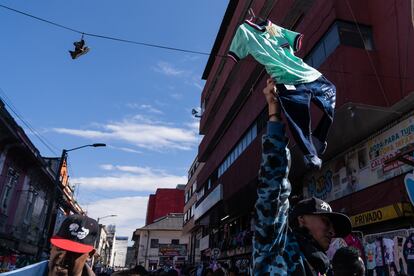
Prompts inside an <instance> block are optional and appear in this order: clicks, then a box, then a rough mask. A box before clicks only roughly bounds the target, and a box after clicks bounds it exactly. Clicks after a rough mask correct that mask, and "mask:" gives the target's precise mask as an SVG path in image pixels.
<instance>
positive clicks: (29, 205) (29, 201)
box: [24, 189, 37, 224]
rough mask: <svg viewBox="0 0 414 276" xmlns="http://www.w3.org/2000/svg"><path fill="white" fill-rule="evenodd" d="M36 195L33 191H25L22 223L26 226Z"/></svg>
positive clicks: (30, 216)
mask: <svg viewBox="0 0 414 276" xmlns="http://www.w3.org/2000/svg"><path fill="white" fill-rule="evenodd" d="M36 195H37V192H36V191H35V190H34V189H33V190H30V189H29V190H28V191H27V208H26V214H25V215H24V222H25V223H26V224H28V223H29V222H30V220H31V218H32V214H33V207H34V202H35V201H36Z"/></svg>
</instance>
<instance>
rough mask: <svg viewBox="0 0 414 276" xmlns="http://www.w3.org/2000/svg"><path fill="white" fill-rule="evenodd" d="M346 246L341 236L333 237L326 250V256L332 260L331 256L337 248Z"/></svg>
mask: <svg viewBox="0 0 414 276" xmlns="http://www.w3.org/2000/svg"><path fill="white" fill-rule="evenodd" d="M346 246H348V245H347V244H346V242H345V240H344V239H343V238H334V239H333V240H332V241H331V244H330V245H329V248H328V250H327V251H326V256H328V258H329V260H331V261H332V258H333V256H334V255H335V253H336V251H337V250H338V249H339V248H342V247H346Z"/></svg>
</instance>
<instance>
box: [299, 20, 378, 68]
mask: <svg viewBox="0 0 414 276" xmlns="http://www.w3.org/2000/svg"><path fill="white" fill-rule="evenodd" d="M341 44H342V45H346V46H352V47H356V48H361V49H366V50H373V49H374V43H373V39H372V30H371V28H370V27H367V26H362V25H359V24H355V23H349V22H345V21H336V22H335V23H334V24H333V25H332V26H331V28H330V29H329V30H328V32H327V33H326V34H325V35H324V36H323V37H322V38H321V40H320V41H319V42H318V43H317V44H316V45H315V46H314V47H313V49H312V51H310V53H309V54H308V56H307V57H306V58H305V62H306V63H308V64H309V65H311V66H313V67H315V68H318V67H319V66H321V65H322V64H323V63H324V62H325V60H326V59H327V58H328V57H329V56H330V55H331V54H332V53H333V52H334V51H335V49H336V48H337V47H338V46H339V45H341Z"/></svg>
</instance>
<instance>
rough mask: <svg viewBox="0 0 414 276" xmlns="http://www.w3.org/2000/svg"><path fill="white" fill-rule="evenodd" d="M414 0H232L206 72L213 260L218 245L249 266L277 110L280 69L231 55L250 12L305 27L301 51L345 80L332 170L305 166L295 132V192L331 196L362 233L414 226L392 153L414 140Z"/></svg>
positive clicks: (203, 191) (205, 205) (203, 183)
mask: <svg viewBox="0 0 414 276" xmlns="http://www.w3.org/2000/svg"><path fill="white" fill-rule="evenodd" d="M411 5H412V4H411V2H410V1H387V0H367V1H357V0H346V1H342V0H320V1H312V0H310V1H309V0H295V1H294V0H287V1H266V0H258V1H230V2H229V6H228V8H227V10H226V13H225V15H224V18H223V22H222V24H221V27H220V30H219V32H218V34H217V38H216V41H215V43H214V46H213V49H212V52H211V55H210V58H209V60H208V62H207V65H206V68H205V71H204V73H203V79H205V80H206V84H205V87H204V89H203V92H202V95H201V108H202V117H201V122H200V133H201V134H203V135H204V137H203V140H202V141H201V143H200V145H199V151H198V161H199V162H203V163H204V166H203V168H202V169H201V170H200V172H199V173H198V175H197V180H196V182H197V188H196V192H197V194H198V199H197V203H196V207H195V212H194V213H195V218H194V221H195V224H198V225H201V227H202V228H203V229H202V231H201V233H202V236H201V238H200V249H201V258H202V259H204V260H206V261H208V260H210V259H211V252H212V250H213V249H215V248H218V249H220V251H221V253H220V256H219V257H218V258H219V259H221V260H223V261H230V260H231V261H232V262H234V263H237V262H238V263H239V264H240V265H242V264H246V263H248V262H249V259H250V254H251V237H252V225H253V221H252V211H253V208H254V202H255V200H256V185H257V179H258V168H259V162H260V153H261V148H260V147H261V141H260V140H261V139H260V137H261V135H262V134H263V133H264V131H265V127H266V121H267V114H268V112H267V110H266V104H265V100H264V97H263V95H262V89H263V88H264V87H265V83H266V79H267V78H268V75H267V74H266V71H265V70H264V68H263V66H262V65H260V64H258V63H257V62H256V61H255V60H254V59H253V58H252V57H251V56H248V57H247V58H245V59H243V60H241V61H239V62H238V63H235V62H234V61H233V60H232V59H230V58H223V56H226V54H227V52H228V49H229V46H230V43H231V41H232V39H233V37H234V34H235V31H236V29H237V27H238V26H239V24H241V23H243V21H244V20H245V19H247V18H250V17H251V15H250V14H249V13H248V10H249V9H252V10H253V11H254V13H255V14H256V15H257V16H258V17H260V18H268V19H270V20H271V21H272V22H274V23H275V24H277V25H280V26H282V27H285V28H288V29H291V30H295V31H297V32H300V33H302V34H304V39H303V45H302V48H301V50H300V51H299V52H298V53H296V54H297V55H298V56H300V57H302V58H303V59H304V60H305V61H306V62H307V63H308V64H310V65H312V66H313V67H315V68H317V69H318V70H319V71H321V72H322V73H323V74H324V75H325V76H326V77H327V78H328V79H329V80H331V81H332V82H333V83H334V84H335V85H336V87H337V96H336V99H337V105H336V115H335V120H334V124H333V126H332V128H331V131H330V134H329V138H328V149H327V152H326V153H325V155H324V156H323V160H324V167H323V168H322V170H321V171H320V172H311V173H309V172H307V171H306V170H305V167H304V164H303V161H302V157H301V156H302V154H301V152H300V151H299V149H298V147H297V146H296V145H295V143H294V139H293V138H291V139H290V140H291V143H290V149H291V152H292V169H291V172H290V179H291V182H292V185H293V193H294V194H297V195H302V196H303V195H304V196H312V195H314V196H319V197H321V198H324V199H326V200H328V201H329V202H330V203H331V204H332V206H333V207H334V209H336V210H340V211H343V212H345V213H347V214H348V215H350V216H351V217H352V219H353V223H354V226H355V227H356V229H357V230H359V231H360V233H362V235H371V234H376V233H377V234H378V233H380V232H384V231H385V232H387V231H391V230H400V229H409V228H410V227H411V226H413V220H412V217H411V216H412V206H411V204H409V201H408V196H407V192H406V191H405V188H404V177H405V175H406V174H407V172H408V171H409V170H410V169H409V167H408V166H407V165H403V164H402V163H401V162H398V161H395V160H394V162H393V163H391V164H388V165H387V161H386V160H388V159H390V158H392V157H393V156H394V155H396V154H400V152H402V151H404V149H406V147H409V146H410V145H411V144H412V138H411V130H412V126H413V125H412V109H413V106H414V93H413V92H414V62H413V61H414V53H413V52H412V51H410V50H409V49H411V48H413V46H414V32H413V24H412V18H411V11H412V6H411ZM311 115H312V118H313V121H316V120H317V119H318V118H320V116H321V113H320V111H319V110H318V109H317V108H315V106H313V107H312V112H311ZM410 154H411V155H412V151H411V153H408V155H410ZM407 158H409V157H407ZM372 195H375V196H372ZM378 211H381V212H388V213H392V212H394V213H393V215H389V216H388V219H386V220H384V219H382V220H376V221H372V220H370V221H369V223H368V224H367V223H366V221H367V219H366V217H368V216H370V215H369V214H367V213H370V212H371V213H378ZM371 213H370V214H371ZM395 214H396V215H395ZM383 217H385V216H383ZM407 231H408V230H407ZM407 233H408V232H407ZM371 237H372V236H371ZM390 238H392V237H390ZM215 252H217V251H216V250H215Z"/></svg>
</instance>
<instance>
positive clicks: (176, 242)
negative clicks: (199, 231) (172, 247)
mask: <svg viewBox="0 0 414 276" xmlns="http://www.w3.org/2000/svg"><path fill="white" fill-rule="evenodd" d="M171 244H176V245H177V244H180V240H178V239H172V240H171Z"/></svg>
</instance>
